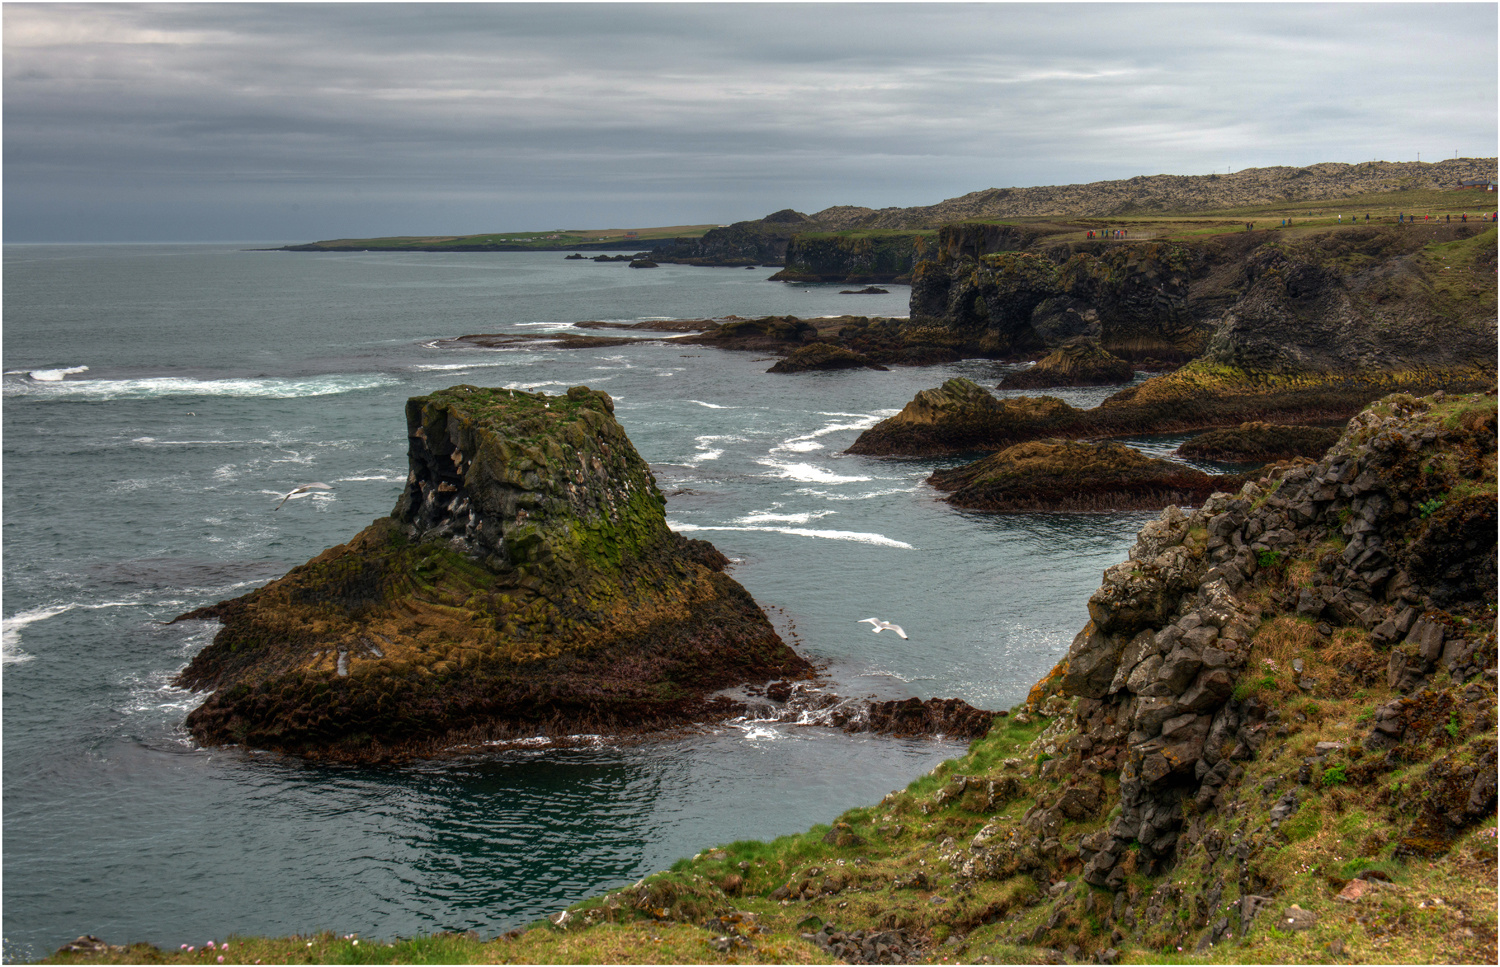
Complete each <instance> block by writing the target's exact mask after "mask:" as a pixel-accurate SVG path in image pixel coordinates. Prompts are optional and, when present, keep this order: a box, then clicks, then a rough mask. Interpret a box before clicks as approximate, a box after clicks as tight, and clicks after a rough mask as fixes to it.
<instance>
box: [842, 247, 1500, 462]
mask: <svg viewBox="0 0 1500 967" xmlns="http://www.w3.org/2000/svg"><path fill="white" fill-rule="evenodd" d="M1254 235H1255V233H1250V232H1247V233H1244V234H1243V235H1242V236H1238V237H1236V239H1235V241H1234V246H1237V248H1234V249H1233V251H1231V247H1229V243H1223V244H1224V246H1226V247H1221V248H1218V249H1216V252H1217V254H1212V255H1211V257H1210V254H1208V252H1207V250H1206V249H1205V250H1204V252H1200V253H1199V254H1198V255H1194V254H1193V253H1191V252H1188V251H1186V250H1185V249H1181V248H1177V247H1173V248H1166V247H1155V246H1150V245H1148V246H1145V247H1144V248H1143V249H1142V253H1141V254H1140V255H1138V256H1130V255H1127V254H1119V255H1117V256H1115V257H1116V258H1118V259H1119V260H1120V262H1119V263H1118V264H1119V266H1120V267H1122V268H1126V269H1129V266H1131V265H1137V266H1138V267H1141V266H1144V267H1146V271H1145V274H1143V275H1139V276H1136V275H1134V274H1133V273H1134V271H1135V270H1134V269H1130V270H1129V271H1127V272H1126V273H1125V274H1124V275H1121V276H1119V277H1114V276H1111V275H1110V274H1109V273H1105V274H1103V275H1098V274H1096V269H1099V267H1100V266H1101V265H1103V263H1100V262H1098V261H1081V262H1075V261H1074V259H1073V258H1070V260H1069V261H1068V262H1066V263H1064V267H1063V268H1066V266H1068V265H1075V266H1080V267H1082V268H1081V269H1080V271H1082V269H1087V271H1083V274H1082V275H1081V276H1079V277H1081V278H1086V279H1094V280H1096V281H1097V280H1100V279H1102V280H1104V281H1103V283H1102V284H1104V285H1105V286H1106V290H1107V291H1110V292H1116V293H1127V294H1130V293H1133V295H1129V296H1128V297H1126V298H1124V299H1123V302H1119V303H1116V302H1113V301H1110V300H1111V299H1113V297H1110V298H1107V299H1105V301H1104V302H1099V301H1093V302H1089V301H1087V300H1085V301H1083V302H1080V303H1078V305H1079V306H1083V307H1084V311H1082V312H1080V313H1079V318H1080V319H1082V320H1084V321H1086V322H1087V321H1090V317H1089V312H1093V313H1094V314H1095V316H1094V317H1095V318H1096V319H1097V320H1098V322H1099V327H1100V331H1099V339H1100V342H1101V343H1102V344H1103V346H1104V348H1105V349H1108V350H1109V351H1111V352H1114V353H1115V354H1116V355H1126V356H1129V355H1130V354H1132V353H1147V354H1156V355H1161V354H1164V353H1165V352H1166V347H1167V346H1168V345H1169V344H1170V345H1174V346H1176V347H1177V349H1178V350H1181V351H1184V352H1186V351H1187V350H1188V348H1189V347H1190V346H1192V345H1198V346H1200V347H1201V348H1200V349H1199V350H1198V351H1197V352H1198V355H1197V356H1196V358H1194V359H1192V360H1191V361H1190V362H1188V363H1187V364H1186V365H1183V366H1182V367H1181V368H1179V369H1177V370H1175V371H1174V372H1171V373H1167V374H1165V375H1162V376H1158V377H1155V378H1153V379H1150V380H1147V381H1146V382H1144V383H1142V384H1140V385H1138V386H1132V387H1128V388H1126V389H1123V390H1121V391H1120V392H1119V393H1116V394H1115V395H1113V396H1111V397H1110V398H1109V399H1107V400H1106V401H1105V402H1104V403H1103V404H1102V405H1100V406H1098V407H1096V408H1094V409H1091V410H1074V411H1073V412H1071V413H1062V414H1059V413H1057V412H1054V410H1055V409H1056V408H1048V409H1047V415H1046V418H1045V419H1044V420H1041V421H1035V420H1029V419H1025V418H1017V417H1015V416H1013V415H1011V414H1009V413H1007V414H1005V415H1003V416H1002V415H1000V411H999V410H997V409H996V408H995V407H993V406H990V405H988V404H985V403H984V402H983V400H982V399H980V398H978V397H974V396H973V395H972V394H967V395H966V397H965V398H966V400H967V401H968V402H967V404H966V405H964V406H950V407H949V408H948V409H949V410H950V411H951V413H952V415H953V419H952V421H951V423H950V425H946V426H945V425H942V424H941V423H935V422H934V420H933V419H932V417H931V416H930V415H929V413H928V411H929V410H930V409H931V408H930V407H926V406H917V405H916V404H917V401H916V400H914V401H913V403H912V404H909V405H908V407H907V409H906V410H903V411H902V413H900V414H898V415H897V416H894V417H891V418H890V419H887V420H885V421H882V422H881V423H879V424H877V425H876V426H874V427H872V428H871V429H870V430H867V431H866V432H865V433H864V434H862V435H861V436H860V438H859V439H858V440H857V441H855V443H854V445H853V446H851V447H850V452H851V453H861V454H868V455H890V456H904V455H928V454H935V453H958V452H963V451H966V450H983V449H991V450H993V449H1000V448H1001V447H1004V446H1009V445H1011V444H1014V443H1019V442H1022V441H1024V440H1031V439H1039V438H1041V437H1045V436H1072V437H1079V436H1113V435H1124V434H1130V433H1142V432H1171V431H1181V430H1193V429H1211V428H1216V427H1228V426H1235V425H1238V424H1240V423H1243V422H1250V421H1257V420H1259V421H1269V422H1277V423H1326V422H1332V421H1335V420H1344V419H1348V418H1349V417H1350V416H1352V415H1353V414H1354V413H1356V412H1358V411H1359V409H1360V408H1362V407H1363V406H1365V405H1366V404H1368V403H1370V402H1371V401H1372V400H1375V399H1377V398H1379V397H1380V396H1382V395H1385V394H1387V393H1391V392H1396V391H1402V392H1409V393H1412V394H1415V395H1423V394H1426V393H1431V392H1433V391H1434V390H1439V389H1441V390H1446V391H1448V392H1469V391H1475V390H1480V389H1484V388H1486V387H1489V386H1492V385H1494V380H1495V342H1496V329H1495V315H1496V288H1495V246H1496V234H1495V229H1494V228H1492V227H1491V228H1482V227H1480V226H1465V225H1459V224H1453V225H1445V226H1430V227H1423V226H1417V227H1412V228H1410V229H1407V228H1402V227H1397V226H1382V227H1379V228H1357V229H1345V230H1343V231H1330V232H1320V233H1316V234H1314V235H1311V236H1308V237H1305V238H1302V239H1297V240H1285V241H1282V240H1274V239H1273V240H1269V241H1264V240H1263V241H1257V240H1256V239H1255V238H1254ZM1217 244H1219V243H1215V245H1217ZM1120 251H1121V252H1123V250H1120ZM1153 251H1155V252H1156V255H1155V256H1152V255H1151V253H1152V252H1153ZM1231 255H1232V256H1233V257H1229V256H1231ZM997 258H998V259H1000V260H1001V261H999V262H996V263H995V264H994V265H993V266H989V267H985V268H979V267H978V266H977V265H976V264H975V263H973V262H962V263H958V264H959V266H960V267H962V266H967V268H966V269H964V271H967V272H968V273H969V274H968V276H966V277H965V279H964V280H960V281H961V283H962V284H961V286H960V289H961V291H962V292H963V293H969V295H967V296H965V297H964V298H959V297H958V296H955V295H954V294H953V291H954V290H953V285H954V284H948V285H947V288H943V287H942V286H937V285H936V283H932V284H931V285H929V284H928V283H927V282H924V281H923V278H924V276H923V273H924V272H927V271H929V270H928V269H924V266H932V268H931V269H930V271H931V272H934V273H948V274H947V275H944V278H948V279H950V283H951V276H952V272H953V271H956V270H954V269H950V268H945V267H944V266H942V265H939V264H938V263H929V262H923V263H921V264H919V265H918V271H917V277H916V278H915V279H914V281H913V286H912V303H913V312H912V320H911V322H910V323H909V325H908V328H907V330H906V336H907V338H921V339H922V340H924V341H928V342H931V341H937V340H941V339H948V340H949V341H950V342H951V343H955V344H957V345H960V346H962V347H964V348H965V349H966V350H983V351H985V352H990V353H999V352H1002V351H1003V350H1005V349H1015V348H1017V347H1019V346H1022V345H1033V346H1035V345H1039V344H1041V343H1043V342H1044V339H1043V338H1042V336H1041V335H1040V334H1039V332H1038V330H1037V329H1036V326H1035V324H1034V319H1035V315H1036V312H1037V311H1038V307H1040V306H1042V305H1044V304H1045V303H1046V302H1047V300H1049V299H1052V298H1054V297H1053V296H1052V295H1050V294H1051V293H1053V292H1055V288H1054V287H1055V285H1056V284H1057V280H1058V279H1060V278H1064V277H1068V274H1067V272H1064V271H1063V268H1059V267H1058V266H1057V264H1056V263H1055V262H1053V261H1051V260H1050V259H1047V258H1044V257H1042V256H1040V255H1030V254H1027V253H1006V254H1002V255H1001V256H998V257H997ZM1132 259H1135V260H1136V261H1132ZM1173 265H1177V266H1180V267H1181V275H1173V276H1171V277H1170V278H1172V279H1176V280H1177V282H1174V283H1172V284H1171V285H1169V284H1167V281H1162V282H1161V287H1160V291H1159V292H1157V293H1156V294H1155V295H1152V294H1151V292H1152V290H1153V285H1152V284H1149V279H1151V278H1156V277H1157V276H1158V275H1159V273H1160V272H1165V271H1166V269H1168V268H1170V267H1172V266H1173ZM1195 265H1202V266H1206V267H1205V268H1202V269H1201V270H1200V269H1194V268H1193V267H1194V266H1195ZM1069 271H1072V270H1069ZM1195 272H1196V273H1198V274H1196V275H1195V274H1194V273H1195ZM976 278H977V279H979V280H980V282H981V283H984V282H985V280H990V281H991V282H993V283H994V284H993V285H992V286H990V287H989V288H986V284H988V283H985V284H979V283H976V282H974V279H976ZM1111 279H1113V281H1111ZM1002 283H1003V284H1002ZM939 290H941V291H942V292H945V293H947V295H945V296H944V298H943V299H941V300H936V301H931V300H929V297H930V296H932V294H933V293H934V292H937V291H939ZM1174 293H1175V294H1174ZM965 299H967V302H966V301H965ZM924 300H929V301H931V304H932V305H934V306H938V307H947V309H944V311H945V312H947V311H949V310H953V307H955V306H957V307H959V308H960V309H962V312H959V313H958V314H957V315H954V314H953V313H952V312H949V314H948V315H944V316H940V317H934V316H925V315H923V314H922V313H921V312H920V311H919V310H918V308H917V307H918V306H919V304H928V303H927V302H924ZM963 306H968V308H967V309H963V308H962V307H963ZM1121 307H1123V308H1121ZM1131 307H1135V308H1131ZM981 308H982V311H981ZM954 311H956V310H954ZM1117 311H1118V312H1119V313H1121V315H1117V316H1111V313H1115V312H1117ZM1109 318H1126V319H1128V320H1130V321H1129V322H1128V323H1126V324H1124V325H1122V326H1121V327H1120V328H1117V329H1113V330H1111V328H1110V325H1111V324H1110V323H1108V321H1107V320H1108V319H1109ZM1023 319H1024V320H1027V321H1026V322H1025V324H1024V325H1023V324H1022V323H1021V320H1023ZM1153 320H1154V321H1153ZM1090 324H1092V322H1090ZM1153 327H1157V328H1155V329H1153ZM1111 331H1113V332H1114V333H1115V335H1114V336H1113V337H1111V336H1110V335H1109V334H1110V332H1111ZM1153 333H1154V334H1153ZM1173 333H1177V334H1178V335H1180V336H1182V339H1183V341H1178V342H1173V341H1172V340H1174V339H1176V338H1177V337H1176V336H1173V335H1172V334H1173ZM1112 339H1113V341H1114V346H1113V347H1112V346H1111V341H1112ZM928 392H931V391H928Z"/></svg>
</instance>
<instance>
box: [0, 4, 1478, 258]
mask: <svg viewBox="0 0 1500 967" xmlns="http://www.w3.org/2000/svg"><path fill="white" fill-rule="evenodd" d="M4 23H5V44H6V50H5V64H4V68H5V90H4V99H5V102H4V103H5V122H4V123H5V169H6V170H5V174H6V179H5V186H6V202H7V204H6V206H5V207H6V212H5V228H6V236H7V238H11V239H19V238H54V237H62V236H59V235H57V234H56V232H58V231H60V230H61V228H60V226H62V225H64V224H70V225H75V226H76V225H77V224H79V222H78V219H76V218H71V217H70V218H67V219H64V218H61V217H52V216H50V215H49V211H50V210H51V209H52V208H55V209H56V210H58V211H64V210H66V211H70V212H82V213H83V215H84V216H87V215H88V213H90V212H92V213H93V215H94V216H96V217H95V218H94V220H93V224H96V225H99V226H104V225H111V226H117V225H121V224H128V225H130V226H131V229H130V230H131V231H133V232H136V233H142V232H148V233H151V235H149V236H139V235H137V236H111V237H164V238H165V237H171V238H191V237H203V238H210V237H211V238H226V237H234V236H235V235H236V234H237V232H238V231H239V229H237V228H236V225H237V224H239V225H243V226H245V227H244V229H243V230H244V231H245V232H247V233H248V232H251V231H252V226H254V228H253V232H254V233H255V234H259V235H260V236H261V237H266V236H267V234H269V235H270V236H272V237H285V238H288V239H301V238H306V237H327V236H331V235H335V234H342V235H351V234H397V233H407V232H416V231H433V232H455V231H479V230H486V229H497V228H528V227H537V226H539V225H561V224H564V223H566V224H569V225H574V226H588V225H595V224H600V219H604V218H605V216H606V213H607V214H608V219H609V220H612V221H613V223H616V224H635V225H647V224H665V223H673V222H682V221H710V222H712V221H727V220H730V219H733V218H742V217H753V216H756V215H760V214H764V213H765V212H767V211H770V210H773V209H775V208H780V207H785V206H786V205H792V206H793V207H798V208H802V209H803V210H809V209H811V210H816V209H817V208H821V207H824V206H826V205H831V204H846V203H852V204H868V205H871V206H876V207H879V206H885V205H912V204H926V203H931V202H934V201H938V200H940V199H941V198H944V197H951V196H953V195H957V194H962V193H964V192H967V191H973V190H977V189H980V188H985V187H990V186H1005V185H1010V184H1047V183H1056V182H1062V181H1091V180H1098V179H1104V178H1111V177H1128V176H1130V175H1134V174H1154V173H1157V172H1161V171H1170V172H1178V173H1201V172H1204V171H1207V170H1211V169H1213V168H1215V167H1220V166H1223V165H1226V164H1233V165H1235V166H1236V167H1245V166H1248V165H1252V164H1284V163H1285V164H1307V163H1312V162H1315V161H1324V160H1347V161H1353V160H1359V159H1363V158H1368V157H1377V156H1378V157H1390V158H1409V157H1412V156H1414V154H1415V152H1416V151H1418V150H1426V151H1430V152H1431V154H1430V155H1429V157H1437V156H1438V155H1441V154H1443V153H1445V152H1449V151H1452V150H1454V149H1455V148H1457V149H1459V150H1461V151H1462V152H1463V153H1465V154H1475V155H1479V154H1494V153H1495V138H1496V122H1495V116H1496V86H1495V76H1496V50H1495V41H1494V38H1495V27H1496V15H1495V8H1494V7H1493V6H1491V5H1475V4H1451V5H1442V4H1436V5H1434V4H1421V5H1414V6H1412V5H1384V4H1376V5H1368V6H1366V5H1349V4H1329V5H1312V4H1293V5H1270V4H1267V5H1261V4H1248V5H1218V4H1206V5H1139V6H1137V5H1122V4H1102V5H1071V4H1067V5H1047V4H977V5H928V4H919V5H910V6H908V5H886V4H878V5H803V4H791V5H773V4H746V5H712V4H706V5H693V4H684V5H631V4H603V5H573V4H542V5H527V4H497V5H485V4H453V5H428V4H419V5H394V4H371V5H358V4H351V5H342V4H335V5H304V4H273V5H218V4H204V5H195V4H168V5H161V6H154V5H147V6H133V5H131V6H127V5H101V6H83V5H79V6H74V5H17V4H11V5H7V6H6V7H5V10H4ZM497 182H503V185H504V187H503V190H500V189H497V188H496V187H495V186H496V183H497ZM189 189H191V190H189ZM466 192H468V193H469V194H470V195H471V196H472V197H473V198H474V199H476V200H477V201H476V203H475V204H471V205H469V206H467V207H466V206H464V205H463V203H462V202H461V200H459V199H461V198H462V197H463V196H464V194H465V193H466ZM356 193H357V194H356ZM147 196H150V197H151V198H153V200H154V202H153V204H154V205H155V206H156V207H154V208H153V207H151V206H140V209H141V210H140V211H139V212H136V214H135V215H133V216H132V217H130V218H125V217H123V216H121V215H120V214H119V212H115V213H113V214H111V212H110V209H111V206H116V207H118V208H119V209H120V211H124V210H125V208H126V207H129V205H135V204H136V202H137V201H138V200H139V199H140V198H143V197H147ZM124 199H130V201H129V203H128V204H127V201H126V200H124ZM278 199H286V200H287V201H286V203H285V204H282V203H280V202H279V201H278ZM291 204H297V205H298V206H299V208H298V209H296V210H295V212H293V210H292V209H291V208H290V205H291ZM49 206H50V207H49ZM309 206H313V207H314V208H315V209H316V210H315V211H309ZM424 206H428V207H427V208H425V209H424ZM131 210H132V211H136V210H135V209H131ZM454 212H462V221H463V222H464V224H462V225H459V224H451V223H450V224H441V225H433V224H430V223H431V222H433V221H435V220H438V219H440V218H452V217H454V215H453V213H454ZM668 212H671V213H673V214H671V215H670V216H669V215H668ZM334 213H336V214H334ZM481 217H482V218H486V219H490V221H488V222H487V223H486V224H479V225H476V224H472V222H473V220H474V219H477V218H481ZM320 218H323V219H332V218H337V220H338V221H339V224H338V225H337V226H335V225H332V224H326V223H325V222H320V221H319V219H320ZM537 219H540V221H537ZM413 221H420V222H422V223H423V226H424V227H421V228H419V227H417V226H416V225H415V224H413ZM260 226H264V227H263V228H262V227H260ZM277 226H280V227H279V228H278V227H277ZM100 230H102V229H100ZM111 230H114V229H111Z"/></svg>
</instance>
